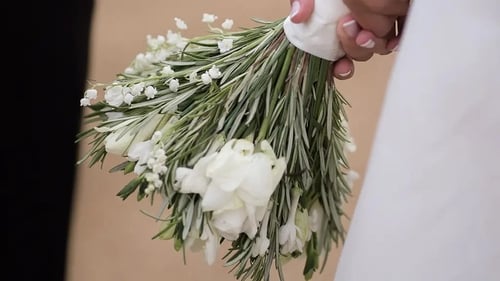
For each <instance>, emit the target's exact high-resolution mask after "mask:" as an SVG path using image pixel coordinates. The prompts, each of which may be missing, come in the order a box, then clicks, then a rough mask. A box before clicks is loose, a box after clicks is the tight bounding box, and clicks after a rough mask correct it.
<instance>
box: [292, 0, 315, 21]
mask: <svg viewBox="0 0 500 281" xmlns="http://www.w3.org/2000/svg"><path fill="white" fill-rule="evenodd" d="M290 5H291V10H290V15H289V17H290V20H291V21H292V22H293V23H301V22H305V21H307V20H308V19H309V17H310V16H311V14H312V12H313V10H314V0H290Z"/></svg>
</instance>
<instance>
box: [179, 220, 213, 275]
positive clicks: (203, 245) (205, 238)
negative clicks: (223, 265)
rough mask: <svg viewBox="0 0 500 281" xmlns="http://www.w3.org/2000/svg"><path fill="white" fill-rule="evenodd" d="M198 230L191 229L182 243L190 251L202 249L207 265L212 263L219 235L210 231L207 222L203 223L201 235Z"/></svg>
mask: <svg viewBox="0 0 500 281" xmlns="http://www.w3.org/2000/svg"><path fill="white" fill-rule="evenodd" d="M199 232H200V230H199V229H198V228H194V229H191V231H190V232H189V234H188V236H187V239H186V241H185V242H184V245H185V246H186V247H187V248H189V249H190V250H192V251H199V250H203V252H204V256H205V261H206V262H207V264H208V265H213V264H214V263H215V259H216V258H217V251H218V249H219V247H220V243H219V236H218V235H217V234H216V233H214V232H212V230H211V229H210V226H209V225H208V224H207V222H205V223H204V224H203V232H202V233H201V235H199Z"/></svg>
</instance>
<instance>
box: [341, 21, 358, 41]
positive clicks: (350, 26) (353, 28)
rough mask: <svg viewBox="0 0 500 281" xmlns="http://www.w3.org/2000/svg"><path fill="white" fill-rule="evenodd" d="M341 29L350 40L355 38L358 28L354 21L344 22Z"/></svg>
mask: <svg viewBox="0 0 500 281" xmlns="http://www.w3.org/2000/svg"><path fill="white" fill-rule="evenodd" d="M342 27H343V28H344V31H345V33H346V34H347V35H348V36H349V37H351V38H354V37H356V35H358V33H359V27H358V24H357V23H356V21H355V20H350V21H346V22H344V23H343V24H342Z"/></svg>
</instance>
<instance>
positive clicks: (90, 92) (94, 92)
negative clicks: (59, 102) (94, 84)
mask: <svg viewBox="0 0 500 281" xmlns="http://www.w3.org/2000/svg"><path fill="white" fill-rule="evenodd" d="M85 97H86V98H87V99H89V100H94V99H96V98H97V90H96V89H88V90H86V91H85Z"/></svg>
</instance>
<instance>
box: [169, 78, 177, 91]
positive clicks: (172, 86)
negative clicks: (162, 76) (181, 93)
mask: <svg viewBox="0 0 500 281" xmlns="http://www.w3.org/2000/svg"><path fill="white" fill-rule="evenodd" d="M168 88H169V89H170V91H172V92H177V90H179V80H178V79H171V80H170V81H169V82H168Z"/></svg>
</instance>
